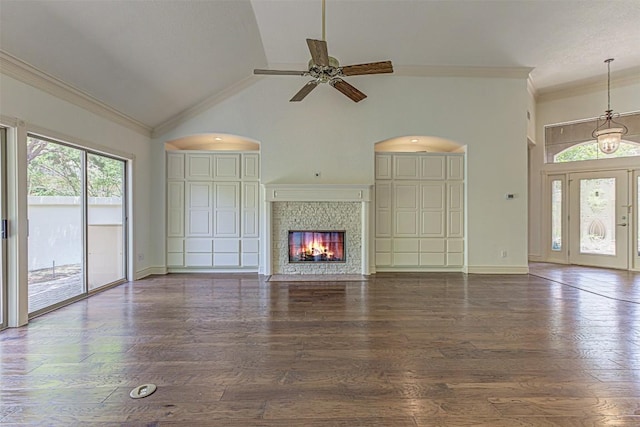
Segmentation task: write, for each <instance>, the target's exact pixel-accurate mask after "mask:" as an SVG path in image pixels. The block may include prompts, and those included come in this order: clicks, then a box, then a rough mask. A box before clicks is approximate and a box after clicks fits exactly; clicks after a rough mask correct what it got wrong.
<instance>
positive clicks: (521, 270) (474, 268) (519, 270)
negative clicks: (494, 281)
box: [467, 265, 529, 274]
mask: <svg viewBox="0 0 640 427" xmlns="http://www.w3.org/2000/svg"><path fill="white" fill-rule="evenodd" d="M467 272H468V273H469V274H529V266H528V265H524V266H515V265H514V266H504V265H471V266H469V267H468V269H467Z"/></svg>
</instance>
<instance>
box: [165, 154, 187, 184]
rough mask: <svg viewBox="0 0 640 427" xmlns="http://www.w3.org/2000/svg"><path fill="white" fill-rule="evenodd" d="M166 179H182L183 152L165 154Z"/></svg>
mask: <svg viewBox="0 0 640 427" xmlns="http://www.w3.org/2000/svg"><path fill="white" fill-rule="evenodd" d="M167 179H169V180H171V179H184V154H183V153H169V154H167Z"/></svg>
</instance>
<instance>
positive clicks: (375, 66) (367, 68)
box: [342, 61, 393, 76]
mask: <svg viewBox="0 0 640 427" xmlns="http://www.w3.org/2000/svg"><path fill="white" fill-rule="evenodd" d="M384 73H393V65H392V64H391V61H381V62H370V63H367V64H357V65H346V66H344V67H342V75H344V76H358V75H362V74H384Z"/></svg>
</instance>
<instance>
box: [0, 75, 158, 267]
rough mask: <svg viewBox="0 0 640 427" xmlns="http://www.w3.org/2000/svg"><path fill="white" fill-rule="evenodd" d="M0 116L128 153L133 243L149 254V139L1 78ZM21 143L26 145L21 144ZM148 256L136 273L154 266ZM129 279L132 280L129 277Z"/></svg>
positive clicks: (14, 81)
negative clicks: (131, 164) (130, 169)
mask: <svg viewBox="0 0 640 427" xmlns="http://www.w3.org/2000/svg"><path fill="white" fill-rule="evenodd" d="M0 77H1V81H0V90H1V91H2V92H1V96H0V114H2V115H3V116H8V117H13V118H16V119H18V120H22V121H24V122H25V123H26V128H27V131H29V130H31V129H35V128H37V129H38V130H49V131H51V133H53V134H55V135H53V136H57V135H65V136H68V137H69V139H70V140H71V141H70V142H74V143H76V142H79V143H84V142H86V144H84V145H86V146H89V147H91V148H95V149H99V150H100V149H102V150H104V151H105V152H112V153H113V152H115V153H127V154H128V155H130V156H131V157H135V160H134V162H133V196H134V199H133V200H134V205H135V206H134V216H133V218H132V220H133V221H132V222H133V223H134V232H135V234H134V236H133V239H134V244H135V246H136V247H137V252H138V253H141V254H143V255H145V254H149V253H150V252H151V249H150V248H151V245H152V242H151V238H150V236H151V230H150V228H149V217H150V216H151V213H152V211H151V209H150V204H151V199H150V195H149V194H150V191H149V188H150V169H151V162H150V156H151V150H150V144H149V140H150V139H149V138H148V137H147V136H144V135H142V134H140V133H137V132H135V131H133V130H131V129H129V128H127V127H124V126H121V125H119V124H116V123H114V122H112V121H110V120H107V119H104V118H102V117H100V116H98V115H96V114H94V113H91V112H89V111H87V110H85V109H83V108H80V107H78V106H76V105H73V104H71V103H69V102H66V101H63V100H61V99H59V98H57V97H55V96H52V95H50V94H48V93H46V92H44V91H42V90H39V89H36V88H35V87H33V86H29V85H27V84H24V83H22V82H20V81H18V80H15V79H13V78H10V77H7V76H6V75H1V76H0ZM22 143H26V141H23V142H22ZM150 261H151V257H145V259H144V260H143V261H140V262H138V263H137V264H136V266H135V269H136V271H144V270H145V268H147V267H150V266H153V264H151V263H150ZM130 279H131V278H130Z"/></svg>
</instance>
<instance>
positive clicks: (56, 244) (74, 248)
mask: <svg viewBox="0 0 640 427" xmlns="http://www.w3.org/2000/svg"><path fill="white" fill-rule="evenodd" d="M27 162H28V163H27V186H28V217H29V245H28V252H29V257H28V262H29V267H28V270H29V278H28V283H29V313H33V312H35V311H38V310H41V309H43V308H46V307H49V306H51V305H54V304H57V303H59V302H62V301H65V300H67V299H70V298H72V297H75V296H77V295H80V294H82V293H83V292H84V272H83V226H82V173H81V171H82V152H81V151H80V150H77V149H75V148H71V147H67V146H64V145H60V144H56V143H53V142H50V141H46V140H41V139H38V138H34V137H31V136H30V137H29V138H28V141H27Z"/></svg>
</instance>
